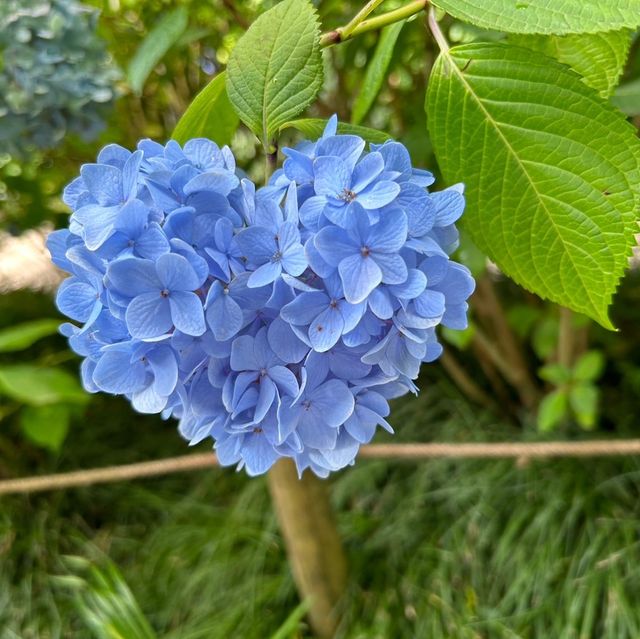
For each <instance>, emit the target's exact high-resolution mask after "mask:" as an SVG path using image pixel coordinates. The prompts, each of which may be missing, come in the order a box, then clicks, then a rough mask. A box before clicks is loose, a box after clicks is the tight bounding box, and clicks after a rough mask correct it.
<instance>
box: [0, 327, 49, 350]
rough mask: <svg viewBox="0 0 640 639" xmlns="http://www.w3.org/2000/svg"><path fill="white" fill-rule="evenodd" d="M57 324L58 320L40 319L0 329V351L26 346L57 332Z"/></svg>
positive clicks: (20, 348) (19, 348)
mask: <svg viewBox="0 0 640 639" xmlns="http://www.w3.org/2000/svg"><path fill="white" fill-rule="evenodd" d="M59 326H60V320H56V319H41V320H34V321H33V322H24V323H23V324H18V325H17V326H12V327H11V328H5V329H4V330H2V331H0V353H9V352H11V351H20V350H22V349H23V348H28V347H29V346H31V345H32V344H33V343H34V342H37V341H38V340H39V339H41V338H42V337H47V336H48V335H53V334H55V333H57V332H58V327H59Z"/></svg>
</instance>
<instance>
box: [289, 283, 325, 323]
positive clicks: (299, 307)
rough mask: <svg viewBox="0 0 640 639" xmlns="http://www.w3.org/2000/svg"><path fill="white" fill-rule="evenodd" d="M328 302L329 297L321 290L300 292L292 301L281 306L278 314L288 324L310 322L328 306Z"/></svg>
mask: <svg viewBox="0 0 640 639" xmlns="http://www.w3.org/2000/svg"><path fill="white" fill-rule="evenodd" d="M329 302H330V300H329V298H328V297H327V296H326V295H325V293H323V292H322V291H314V292H313V293H301V294H300V295H298V296H297V297H296V298H295V299H294V300H293V301H292V302H289V303H288V304H287V305H286V306H283V307H282V309H281V310H280V316H281V317H282V319H283V320H284V321H285V322H288V323H289V324H296V325H306V324H310V323H311V322H312V321H313V320H314V319H315V318H316V317H317V316H318V315H319V314H320V313H322V312H323V311H324V310H325V309H326V308H327V307H328V306H329Z"/></svg>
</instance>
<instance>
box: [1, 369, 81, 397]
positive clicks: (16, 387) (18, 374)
mask: <svg viewBox="0 0 640 639" xmlns="http://www.w3.org/2000/svg"><path fill="white" fill-rule="evenodd" d="M0 394H3V395H7V396H9V397H11V398H12V399H15V400H17V401H19V402H23V403H25V404H29V405H31V406H44V405H46V404H58V403H61V402H67V403H73V404H86V403H87V402H88V401H89V396H88V395H87V394H86V393H85V392H84V391H83V390H82V388H81V387H80V384H79V383H78V380H77V379H76V377H75V376H74V375H70V374H69V373H67V372H66V371H64V370H62V369H60V368H44V367H41V366H37V365H34V364H16V365H13V366H0Z"/></svg>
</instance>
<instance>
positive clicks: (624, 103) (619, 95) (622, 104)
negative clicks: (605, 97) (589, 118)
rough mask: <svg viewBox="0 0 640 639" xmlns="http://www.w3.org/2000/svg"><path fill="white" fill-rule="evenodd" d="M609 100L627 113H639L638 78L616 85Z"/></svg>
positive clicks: (639, 84) (639, 93)
mask: <svg viewBox="0 0 640 639" xmlns="http://www.w3.org/2000/svg"><path fill="white" fill-rule="evenodd" d="M611 102H613V104H614V105H615V106H617V107H618V108H619V109H620V110H621V111H622V112H623V113H626V114H627V115H631V116H635V115H640V78H638V79H637V80H633V81H632V82H627V84H623V85H622V86H620V87H618V88H617V89H616V92H615V93H614V95H613V97H612V98H611Z"/></svg>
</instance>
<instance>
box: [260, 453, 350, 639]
mask: <svg viewBox="0 0 640 639" xmlns="http://www.w3.org/2000/svg"><path fill="white" fill-rule="evenodd" d="M269 489H270V491H271V496H272V498H273V503H274V506H275V510H276V514H277V516H278V521H279V523H280V529H281V530H282V534H283V536H284V541H285V544H286V548H287V555H288V557H289V565H290V566H291V572H292V573H293V578H294V581H295V583H296V586H297V588H298V592H299V594H300V598H301V599H302V600H307V601H309V604H310V608H309V622H310V624H311V628H312V629H313V631H314V633H315V634H316V635H317V637H318V638H319V639H332V638H333V637H334V635H335V632H336V628H337V626H338V620H339V617H338V610H337V606H338V603H339V601H340V598H341V597H342V595H343V593H344V590H345V586H346V581H347V562H346V558H345V554H344V549H343V547H342V542H341V540H340V536H339V534H338V530H337V528H336V524H335V519H334V516H333V512H332V510H331V506H330V503H329V495H328V490H327V485H326V483H325V482H324V481H323V480H321V479H318V478H317V477H316V476H315V475H313V474H312V473H311V472H310V471H307V472H305V474H304V475H303V477H302V479H298V475H297V472H296V468H295V464H294V463H293V461H291V460H289V459H282V460H280V461H279V462H278V463H276V464H275V465H274V466H273V468H272V469H271V471H270V472H269Z"/></svg>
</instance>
